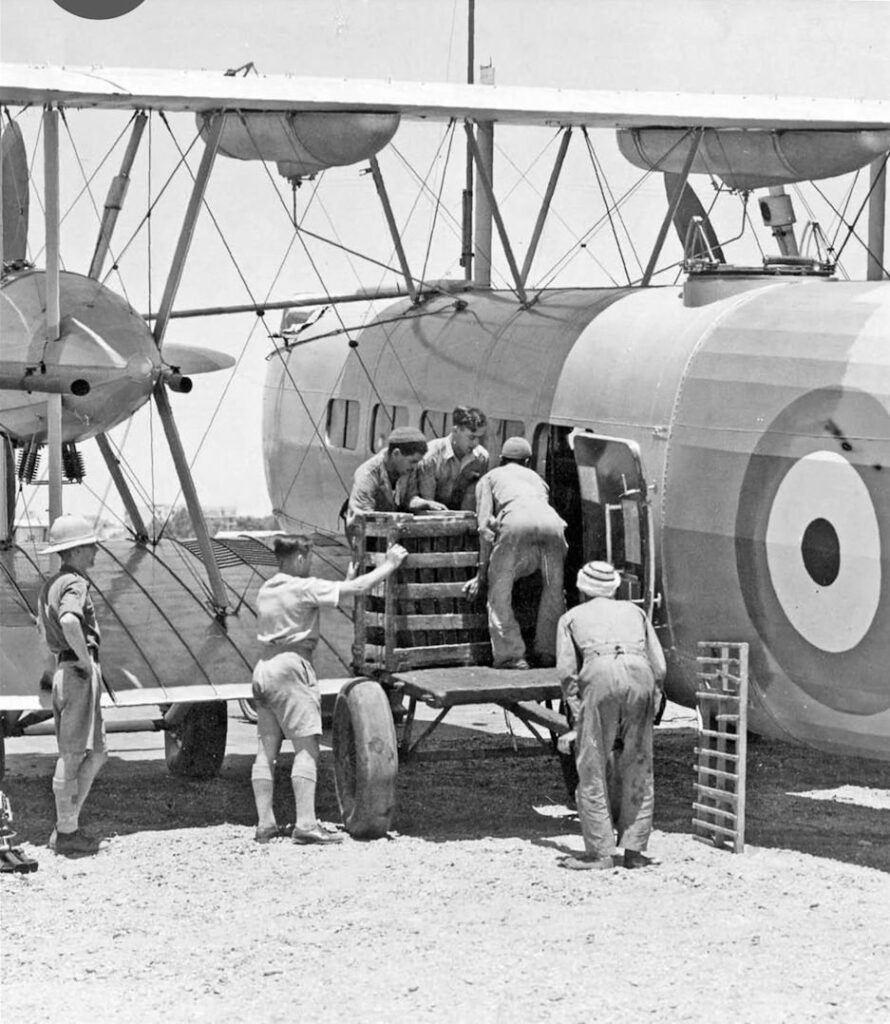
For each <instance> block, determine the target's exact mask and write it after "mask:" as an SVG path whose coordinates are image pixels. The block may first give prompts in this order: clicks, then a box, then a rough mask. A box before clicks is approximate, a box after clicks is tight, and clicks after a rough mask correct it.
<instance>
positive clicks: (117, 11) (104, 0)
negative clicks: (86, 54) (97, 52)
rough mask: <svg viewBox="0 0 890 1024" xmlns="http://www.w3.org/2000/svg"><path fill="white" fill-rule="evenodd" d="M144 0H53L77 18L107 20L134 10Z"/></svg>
mask: <svg viewBox="0 0 890 1024" xmlns="http://www.w3.org/2000/svg"><path fill="white" fill-rule="evenodd" d="M143 2H144V0H55V4H56V6H57V7H61V8H62V10H63V11H67V12H68V13H69V14H74V15H76V16H77V17H78V18H89V19H90V20H91V21H107V20H108V19H109V18H119V17H120V16H121V15H122V14H129V13H130V11H134V10H135V9H136V8H137V7H138V6H139V5H140V4H141V3H143Z"/></svg>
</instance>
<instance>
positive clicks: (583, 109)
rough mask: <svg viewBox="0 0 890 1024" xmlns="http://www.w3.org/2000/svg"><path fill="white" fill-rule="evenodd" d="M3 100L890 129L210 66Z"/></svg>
mask: <svg viewBox="0 0 890 1024" xmlns="http://www.w3.org/2000/svg"><path fill="white" fill-rule="evenodd" d="M0 103H4V104H14V105H17V104H23V105H25V104H37V105H42V104H45V103H54V104H58V105H59V106H64V107H99V108H104V109H155V110H171V111H172V110H191V111H212V110H221V109H228V110H264V111H313V110H317V111H354V112H363V111H376V112H393V113H400V114H401V115H402V116H403V117H406V118H413V119H421V120H423V119H428V120H432V121H447V120H449V119H450V118H452V117H454V118H472V119H475V120H478V121H497V122H499V123H501V124H531V125H553V126H557V125H587V126H589V127H595V128H641V127H647V126H652V125H659V126H662V127H683V128H689V127H698V126H705V127H712V128H773V129H792V128H810V129H815V128H821V129H850V128H860V129H881V128H890V100H873V99H868V100H856V99H852V98H843V97H842V98H838V97H807V96H740V95H721V94H717V93H679V92H675V93H668V92H629V91H624V92H616V91H603V90H580V89H544V88H524V87H517V86H492V85H450V84H446V83H426V82H390V81H362V80H358V79H333V78H331V79H328V78H299V77H291V76H289V75H254V76H250V77H237V78H235V77H231V76H227V75H224V74H222V73H220V72H212V71H166V70H148V69H136V68H59V67H37V66H28V65H23V64H3V65H0Z"/></svg>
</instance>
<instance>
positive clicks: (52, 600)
mask: <svg viewBox="0 0 890 1024" xmlns="http://www.w3.org/2000/svg"><path fill="white" fill-rule="evenodd" d="M97 543H98V541H97V538H96V536H95V534H94V533H93V529H92V527H91V526H90V524H89V523H88V522H87V521H86V520H85V519H82V518H81V517H80V516H71V515H63V516H59V517H58V519H56V521H55V522H54V523H53V525H52V527H51V529H50V531H49V546H48V547H46V548H44V549H43V551H42V552H41V553H42V554H45V555H48V554H52V553H56V552H57V553H59V554H60V555H61V557H62V565H61V567H60V569H59V571H58V572H57V573H56V574H55V575H54V576H52V577H50V579H48V580H47V581H46V582H45V583H44V584H43V587H42V588H41V591H40V595H39V597H38V599H37V628H38V629H39V631H40V633H41V636H42V637H43V639H44V641H45V643H46V645H47V647H49V649H50V651H51V652H52V653H53V654H54V655H55V656H56V664H57V667H56V671H55V674H54V675H53V695H52V701H53V717H54V719H55V726H56V740H57V742H58V746H59V759H58V761H57V762H56V770H55V774H54V775H53V796H54V797H55V801H56V827H55V828H54V829H53V832H52V835H51V836H50V839H49V847H50V849H51V850H54V851H55V852H56V853H57V854H64V855H65V856H83V855H86V854H92V853H97V852H98V850H99V845H100V844H99V840H98V839H96V838H94V837H93V836H91V835H89V834H88V833H87V832H85V831H84V830H83V829H81V828H80V812H81V811H82V810H83V805H84V802H85V801H86V798H87V796H88V795H89V792H90V787H91V786H92V785H93V781H94V780H95V778H96V776H97V775H98V774H99V770H100V768H101V767H102V765H103V764H104V763H105V760H106V756H107V755H106V752H105V725H104V723H103V721H102V707H101V703H100V697H101V693H102V675H101V670H100V668H99V627H98V625H97V624H96V613H95V610H94V608H93V602H92V600H91V598H90V583H89V580H88V578H87V576H86V573H87V571H88V570H89V569H91V568H92V566H93V562H94V561H95V559H96V550H97Z"/></svg>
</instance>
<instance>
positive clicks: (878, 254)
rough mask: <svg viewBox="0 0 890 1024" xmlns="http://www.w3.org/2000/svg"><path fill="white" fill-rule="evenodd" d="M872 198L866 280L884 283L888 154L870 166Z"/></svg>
mask: <svg viewBox="0 0 890 1024" xmlns="http://www.w3.org/2000/svg"><path fill="white" fill-rule="evenodd" d="M870 177H871V196H870V198H869V201H868V264H867V270H866V275H865V276H866V280H868V281H883V280H885V279H886V277H887V272H886V270H884V214H885V212H886V209H887V154H886V153H885V154H884V155H883V156H881V157H878V158H877V159H876V160H872V162H871V165H870Z"/></svg>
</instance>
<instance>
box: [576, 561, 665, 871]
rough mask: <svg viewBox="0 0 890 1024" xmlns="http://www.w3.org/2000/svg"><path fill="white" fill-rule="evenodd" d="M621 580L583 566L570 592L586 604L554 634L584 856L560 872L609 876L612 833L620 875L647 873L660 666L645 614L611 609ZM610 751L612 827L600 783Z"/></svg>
mask: <svg viewBox="0 0 890 1024" xmlns="http://www.w3.org/2000/svg"><path fill="white" fill-rule="evenodd" d="M620 579H621V577H620V576H619V574H618V573H617V572H616V571H615V569H614V568H613V567H612V566H611V565H610V564H609V563H608V562H588V563H587V564H586V565H585V566H583V567H582V568H581V570H580V571H579V573H578V579H577V586H578V593H579V594H580V595H581V596H582V600H583V602H584V603H582V604H579V605H577V606H576V607H575V608H572V609H571V610H570V611H568V612H566V614H565V615H563V616H562V618H561V619H560V620H559V628H558V631H557V651H556V658H557V662H556V665H557V671H558V673H559V679H560V683H561V684H562V688H563V694H564V696H565V699H566V703H567V704H568V706H569V711H570V713H571V716H572V719H573V721H574V722H575V730H574V731H573V732H569V733H565V734H564V735H563V736H561V737H560V739H559V746H560V750H562V751H563V752H564V753H565V752H567V751H568V745H569V744H570V743H571V742H572V741H573V740H574V742H575V760H576V764H577V768H578V788H577V789H576V791H575V798H576V802H577V806H578V817H579V819H580V822H581V834H582V835H583V837H584V849H585V852H584V854H583V856H580V857H567V858H566V859H565V860H563V861H562V867H566V868H571V869H573V870H587V869H603V870H609V869H611V867H612V853H613V851H614V849H615V832H614V830H613V828H614V826H616V825H617V828H618V846H620V847H623V848H624V866H625V867H626V868H641V867H646V865H648V864H650V863H652V861H651V859H650V858H649V857H647V856H646V855H645V853H644V852H643V851H644V850H645V849H646V846H647V844H648V842H649V835H650V833H651V832H652V812H653V809H654V806H655V782H654V777H653V770H652V727H653V720H654V717H655V708H656V706H657V699H656V695H657V691H658V686H659V684H660V683H661V681H662V680H663V679H664V676H665V660H664V653H663V652H662V649H661V644H660V643H659V642H658V637H657V636H656V635H655V630H654V629H653V628H652V624H651V622H650V621H649V619H648V618H647V617H646V615H645V613H644V612H643V611H642V609H641V608H639V607H637V605H635V604H632V603H631V602H629V601H615V600H614V597H615V591H616V589H617V588H618V584H619V582H620ZM613 749H614V750H615V758H616V760H615V766H614V767H615V777H616V779H617V780H618V782H617V790H618V792H617V795H616V803H617V804H618V808H619V810H618V820H617V821H616V822H613V820H612V810H611V806H610V805H611V800H610V797H609V789H608V783H607V765H608V760H609V755H610V754H611V752H612V750H613Z"/></svg>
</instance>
